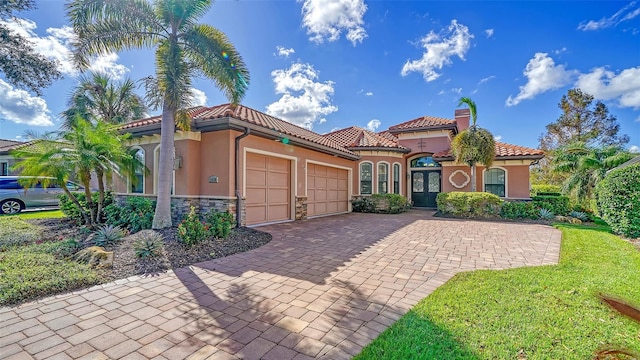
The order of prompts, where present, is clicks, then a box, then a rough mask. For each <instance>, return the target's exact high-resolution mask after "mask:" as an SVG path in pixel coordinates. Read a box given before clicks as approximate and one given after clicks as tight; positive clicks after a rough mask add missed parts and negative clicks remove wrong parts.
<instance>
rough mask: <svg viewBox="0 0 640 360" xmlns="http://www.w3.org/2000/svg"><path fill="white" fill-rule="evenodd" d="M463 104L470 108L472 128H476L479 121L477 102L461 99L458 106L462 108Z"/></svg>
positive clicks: (465, 98)
mask: <svg viewBox="0 0 640 360" xmlns="http://www.w3.org/2000/svg"><path fill="white" fill-rule="evenodd" d="M463 104H465V105H467V106H468V107H469V113H470V114H471V120H472V126H474V127H475V126H476V121H477V120H478V108H477V107H476V103H475V101H473V100H471V98H468V97H461V98H460V101H459V102H458V106H462V105H463Z"/></svg>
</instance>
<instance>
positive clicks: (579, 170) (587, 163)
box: [552, 142, 633, 204]
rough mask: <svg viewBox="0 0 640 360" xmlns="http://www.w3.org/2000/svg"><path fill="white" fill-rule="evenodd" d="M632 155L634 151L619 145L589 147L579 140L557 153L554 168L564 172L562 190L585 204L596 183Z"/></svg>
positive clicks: (591, 195)
mask: <svg viewBox="0 0 640 360" xmlns="http://www.w3.org/2000/svg"><path fill="white" fill-rule="evenodd" d="M631 158H633V154H631V153H630V152H628V151H625V150H623V149H622V148H621V147H619V146H616V145H608V146H607V145H605V146H600V147H596V146H588V145H587V144H586V143H584V142H576V143H572V144H569V145H566V146H563V147H560V148H559V149H558V150H556V151H555V152H554V157H553V162H552V170H553V171H554V172H555V173H560V174H564V175H565V176H566V180H565V181H564V183H563V184H562V192H563V193H565V194H573V195H575V196H576V198H577V199H578V201H579V202H580V203H582V204H585V202H587V201H588V200H590V199H592V198H593V191H594V189H595V186H596V185H597V184H598V183H599V182H600V181H601V180H602V179H604V177H605V175H606V174H607V171H609V170H611V169H613V168H614V167H616V166H618V165H620V164H622V163H624V162H626V161H628V160H630V159H631Z"/></svg>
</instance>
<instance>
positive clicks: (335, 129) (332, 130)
mask: <svg viewBox="0 0 640 360" xmlns="http://www.w3.org/2000/svg"><path fill="white" fill-rule="evenodd" d="M340 129H341V128H339V127H334V128H332V129H331V131H329V132H334V131H338V130H340Z"/></svg>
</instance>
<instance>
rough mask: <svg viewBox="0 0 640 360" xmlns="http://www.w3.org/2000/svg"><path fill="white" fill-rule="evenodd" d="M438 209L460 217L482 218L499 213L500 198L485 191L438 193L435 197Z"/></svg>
mask: <svg viewBox="0 0 640 360" xmlns="http://www.w3.org/2000/svg"><path fill="white" fill-rule="evenodd" d="M436 203H437V204H438V210H439V211H440V212H442V213H445V214H452V215H455V216H460V217H470V218H482V217H492V216H496V215H498V214H500V207H501V205H502V200H501V199H500V198H499V197H498V196H496V195H494V194H490V193H486V192H460V191H453V192H449V193H440V194H438V196H437V198H436Z"/></svg>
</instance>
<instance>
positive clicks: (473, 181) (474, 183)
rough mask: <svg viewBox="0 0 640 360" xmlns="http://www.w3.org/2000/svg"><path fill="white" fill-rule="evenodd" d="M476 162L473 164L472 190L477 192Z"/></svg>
mask: <svg viewBox="0 0 640 360" xmlns="http://www.w3.org/2000/svg"><path fill="white" fill-rule="evenodd" d="M476 190H477V189H476V163H475V162H474V163H472V164H471V192H476Z"/></svg>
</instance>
